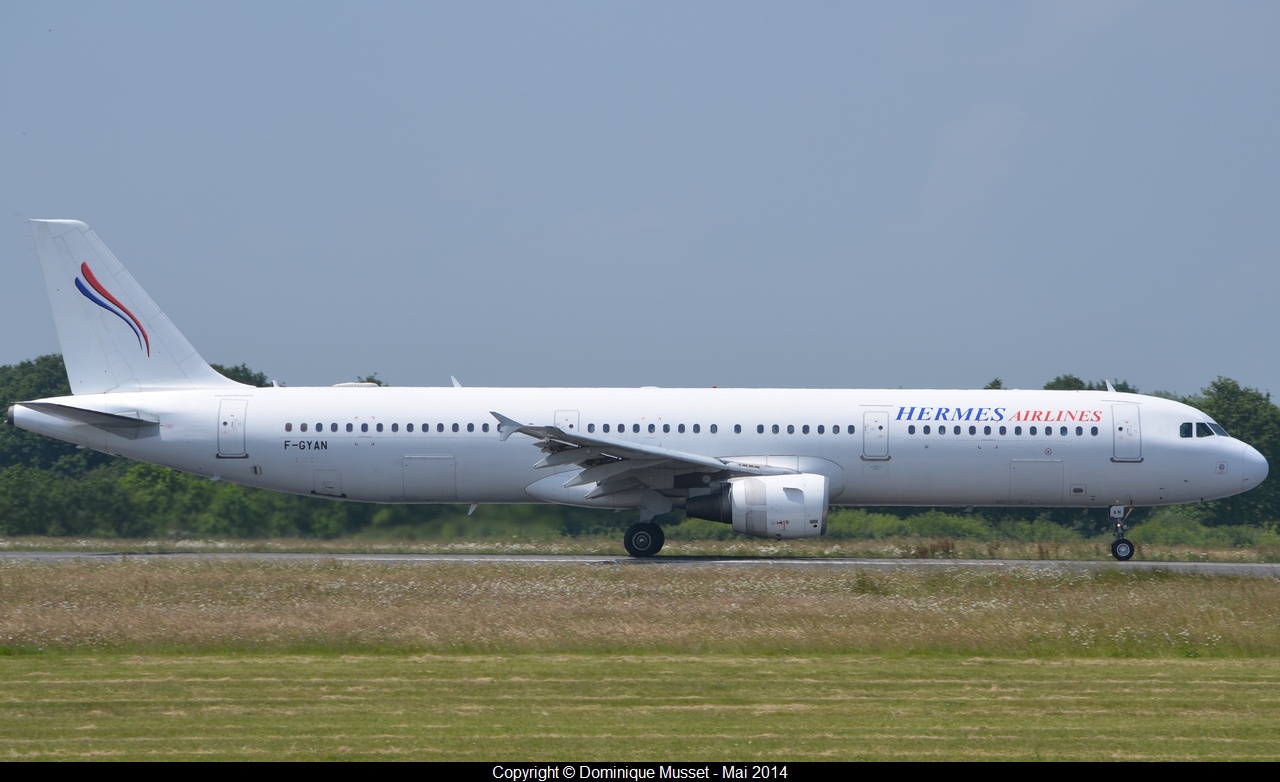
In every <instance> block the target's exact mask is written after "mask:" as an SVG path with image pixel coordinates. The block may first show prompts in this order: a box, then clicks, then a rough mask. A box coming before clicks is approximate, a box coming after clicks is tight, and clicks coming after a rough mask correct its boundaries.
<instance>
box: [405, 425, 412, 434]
mask: <svg viewBox="0 0 1280 782" xmlns="http://www.w3.org/2000/svg"><path fill="white" fill-rule="evenodd" d="M404 430H405V431H406V432H412V431H413V424H405V425H404Z"/></svg>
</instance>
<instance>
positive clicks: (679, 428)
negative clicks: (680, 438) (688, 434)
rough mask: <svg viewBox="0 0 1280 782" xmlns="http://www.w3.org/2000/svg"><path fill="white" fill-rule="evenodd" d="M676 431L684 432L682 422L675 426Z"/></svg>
mask: <svg viewBox="0 0 1280 782" xmlns="http://www.w3.org/2000/svg"><path fill="white" fill-rule="evenodd" d="M676 431H677V432H679V433H680V434H684V424H680V425H679V426H677V427H676Z"/></svg>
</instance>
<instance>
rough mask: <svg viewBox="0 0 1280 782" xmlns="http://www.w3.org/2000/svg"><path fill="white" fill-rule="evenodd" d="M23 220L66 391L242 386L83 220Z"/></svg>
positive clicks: (85, 392)
mask: <svg viewBox="0 0 1280 782" xmlns="http://www.w3.org/2000/svg"><path fill="white" fill-rule="evenodd" d="M30 222H31V233H32V235H33V236H34V237H35V240H36V253H37V254H38V255H39V256H40V266H41V267H42V268H43V269H44V281H45V285H46V287H48V289H49V301H50V303H51V304H53V319H54V322H55V323H56V324H57V327H58V342H59V343H61V345H62V358H63V360H64V361H65V362H66V365H67V378H68V379H69V380H70V381H71V392H72V393H74V394H105V393H111V392H124V391H162V390H180V389H190V388H243V387H244V386H242V385H241V384H240V383H236V382H235V381H233V380H229V379H227V378H226V377H223V376H222V375H220V374H218V373H217V372H216V371H215V370H214V369H213V367H211V366H209V365H208V364H207V363H205V360H204V359H203V358H201V357H200V354H198V353H196V351H195V348H193V347H191V343H190V342H187V339H186V337H184V336H182V333H181V332H179V331H178V329H177V328H176V327H175V326H174V325H173V323H171V322H170V321H169V318H168V317H166V316H165V314H164V313H163V312H161V311H160V308H159V307H158V306H156V303H155V302H154V301H152V300H151V297H150V296H148V295H147V293H146V291H144V290H142V286H140V285H138V283H137V282H136V281H135V280H134V279H133V276H132V275H130V274H129V272H128V271H126V270H125V268H124V266H122V265H120V261H118V260H116V257H115V256H114V255H112V254H111V251H110V250H108V249H107V246H106V245H104V244H103V243H102V241H101V240H100V239H98V237H97V235H96V234H94V232H93V231H91V230H90V229H89V226H87V225H85V224H84V223H81V222H79V221H77V220H32V221H30Z"/></svg>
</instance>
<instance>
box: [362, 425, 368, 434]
mask: <svg viewBox="0 0 1280 782" xmlns="http://www.w3.org/2000/svg"><path fill="white" fill-rule="evenodd" d="M360 431H362V432H367V431H369V425H368V424H360Z"/></svg>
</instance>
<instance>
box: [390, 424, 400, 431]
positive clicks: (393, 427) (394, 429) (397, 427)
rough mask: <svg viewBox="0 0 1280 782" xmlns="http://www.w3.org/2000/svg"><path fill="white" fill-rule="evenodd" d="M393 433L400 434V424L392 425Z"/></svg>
mask: <svg viewBox="0 0 1280 782" xmlns="http://www.w3.org/2000/svg"><path fill="white" fill-rule="evenodd" d="M391 431H393V432H398V431H400V424H392V425H391Z"/></svg>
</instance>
